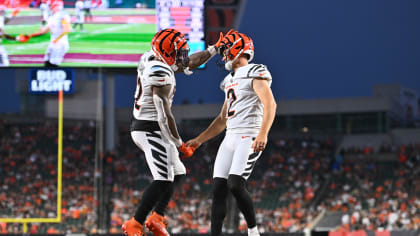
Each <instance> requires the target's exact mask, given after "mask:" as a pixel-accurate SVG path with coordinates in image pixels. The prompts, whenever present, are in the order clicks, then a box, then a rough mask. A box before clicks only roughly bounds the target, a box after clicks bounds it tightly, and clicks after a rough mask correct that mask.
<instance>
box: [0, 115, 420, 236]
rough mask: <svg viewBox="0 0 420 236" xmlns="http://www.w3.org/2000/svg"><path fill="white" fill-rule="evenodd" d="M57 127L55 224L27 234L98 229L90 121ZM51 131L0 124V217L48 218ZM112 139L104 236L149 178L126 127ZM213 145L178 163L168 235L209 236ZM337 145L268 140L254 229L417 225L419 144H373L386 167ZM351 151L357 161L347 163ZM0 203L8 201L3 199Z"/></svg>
mask: <svg viewBox="0 0 420 236" xmlns="http://www.w3.org/2000/svg"><path fill="white" fill-rule="evenodd" d="M66 123H67V125H66V126H65V128H64V129H65V131H64V134H65V135H64V141H63V143H64V153H63V157H64V172H63V208H62V214H63V222H62V224H35V223H34V224H31V225H30V232H31V233H80V232H84V233H96V232H97V230H98V229H97V217H96V208H95V207H96V206H95V198H94V196H95V194H94V182H93V179H94V178H93V176H94V175H95V174H94V173H95V172H94V155H95V146H94V145H95V124H94V123H92V122H90V123H89V122H84V123H81V122H80V123H79V122H73V123H71V124H69V122H66ZM56 135H57V130H56V124H55V123H54V122H45V123H34V124H14V123H8V122H4V121H1V124H0V140H1V142H0V147H1V149H0V152H1V156H2V157H4V158H1V161H0V199H2V201H0V216H1V217H10V216H14V217H23V216H25V217H55V214H56V173H55V168H56ZM184 137H185V139H187V138H188V137H186V136H184ZM118 140H119V142H118V146H117V149H116V150H115V152H109V153H104V154H103V155H102V160H103V164H104V171H103V173H104V181H105V183H104V186H105V188H104V192H103V194H104V199H105V202H106V207H105V208H106V211H107V214H108V215H109V217H108V220H107V224H108V228H109V229H108V232H109V233H117V234H119V233H120V226H121V224H122V222H123V221H124V220H126V219H128V218H130V217H131V216H132V214H133V213H134V211H135V207H136V205H137V203H138V201H139V199H140V197H141V195H142V188H143V186H145V185H146V184H147V183H149V181H151V175H150V174H149V170H148V169H147V168H146V165H145V160H144V158H143V154H142V152H141V151H140V150H139V149H138V148H137V147H136V146H135V145H134V144H133V143H132V142H131V139H130V135H129V132H128V127H127V126H124V128H120V129H119V139H118ZM220 142H221V137H218V138H216V139H214V140H212V141H210V142H208V143H206V144H204V145H203V146H202V147H201V148H200V149H198V150H197V152H196V154H195V155H194V157H193V158H191V159H188V160H185V165H186V167H187V173H188V175H187V176H186V178H185V180H184V181H183V183H181V185H180V186H178V189H177V192H176V194H175V196H174V198H173V201H171V202H170V204H169V206H168V208H169V210H168V212H167V216H166V217H167V218H168V220H169V230H170V232H171V233H208V232H209V227H210V206H211V190H212V180H211V176H212V163H213V159H214V157H215V155H216V152H217V148H218V145H219V143H220ZM337 146H339V145H337V144H336V143H335V141H334V139H332V138H325V139H318V140H315V139H313V138H310V136H306V137H300V138H298V137H296V138H290V137H289V138H280V137H278V136H276V138H275V139H273V140H270V143H269V145H268V146H267V150H266V151H265V153H264V154H263V156H262V157H261V158H260V160H259V162H257V165H256V167H255V172H254V173H253V175H252V176H251V178H250V180H249V183H248V187H249V190H250V191H251V193H252V196H253V198H254V201H255V203H256V211H257V222H258V225H259V227H260V229H261V232H264V233H269V232H302V231H304V230H305V228H307V227H309V225H310V224H311V223H312V222H313V221H314V219H315V218H316V217H317V216H319V215H320V214H321V213H323V212H327V214H325V216H324V217H323V219H322V220H321V221H320V222H319V223H318V225H317V227H318V228H322V227H323V226H324V227H328V228H329V229H338V230H341V231H350V230H357V229H369V230H380V229H386V230H398V229H419V226H420V210H419V209H420V198H419V197H418V196H420V182H419V181H420V178H419V177H420V176H419V175H420V145H419V144H411V145H399V146H396V145H393V144H392V145H382V146H379V148H378V149H377V150H376V151H375V152H376V153H378V154H381V153H383V154H389V153H391V154H393V155H394V156H395V160H393V161H389V160H387V161H383V160H382V161H381V160H380V159H363V157H364V156H365V155H369V154H370V153H369V152H370V149H369V148H368V149H365V147H355V146H349V148H348V149H343V150H341V152H339V153H340V154H339V155H336V154H335V153H337V152H336V147H337ZM366 150H368V151H366ZM366 152H367V153H366ZM372 152H373V151H372ZM354 153H357V155H359V159H356V160H354V159H347V158H346V156H348V155H349V154H354ZM16 167H19V168H16ZM34 180H35V181H34ZM28 183H30V184H28ZM22 193H24V194H22ZM6 198H7V199H11V200H12V201H4V200H5V199H6ZM237 226H238V231H239V232H245V230H246V227H245V222H244V220H243V217H242V216H241V217H240V219H239V222H238V225H237ZM20 227H21V226H19V225H17V224H2V225H1V229H2V232H7V233H18V232H21V229H20Z"/></svg>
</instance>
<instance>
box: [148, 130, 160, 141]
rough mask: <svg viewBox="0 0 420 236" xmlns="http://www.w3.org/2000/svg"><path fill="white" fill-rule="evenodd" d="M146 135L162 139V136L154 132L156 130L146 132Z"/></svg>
mask: <svg viewBox="0 0 420 236" xmlns="http://www.w3.org/2000/svg"><path fill="white" fill-rule="evenodd" d="M146 137H151V138H158V139H162V136H160V134H158V133H156V131H153V132H148V133H146Z"/></svg>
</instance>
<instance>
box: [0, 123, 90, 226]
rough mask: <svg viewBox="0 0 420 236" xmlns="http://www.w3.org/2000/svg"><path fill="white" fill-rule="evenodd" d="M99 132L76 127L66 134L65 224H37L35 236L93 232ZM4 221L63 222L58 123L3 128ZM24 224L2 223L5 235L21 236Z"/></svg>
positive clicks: (0, 191)
mask: <svg viewBox="0 0 420 236" xmlns="http://www.w3.org/2000/svg"><path fill="white" fill-rule="evenodd" d="M94 134H95V128H94V125H93V124H90V125H81V124H77V125H73V126H69V127H65V128H64V132H63V182H62V208H61V213H62V222H63V224H40V223H32V224H30V226H29V232H30V233H58V232H64V233H76V232H78V233H80V232H91V230H93V229H94V228H95V227H96V222H95V211H94V199H93V178H92V175H93V173H94V172H93V171H94V158H92V157H94V144H95V136H94ZM0 156H1V158H0V217H1V218H23V217H24V218H55V217H57V127H56V123H50V122H46V123H44V124H42V125H40V124H25V125H22V124H8V123H4V122H1V124H0ZM21 230H22V229H21V225H19V224H6V223H1V225H0V232H3V233H6V232H8V233H19V232H22V231H21Z"/></svg>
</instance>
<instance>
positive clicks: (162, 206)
mask: <svg viewBox="0 0 420 236" xmlns="http://www.w3.org/2000/svg"><path fill="white" fill-rule="evenodd" d="M184 176H185V175H175V178H174V183H173V184H172V185H171V186H170V187H168V189H167V190H166V192H165V193H164V194H162V197H161V198H160V199H159V201H158V202H157V204H156V206H155V212H156V213H158V214H159V215H161V216H164V215H165V210H166V206H168V203H169V201H170V200H171V197H172V194H173V193H174V190H175V188H176V187H177V186H178V184H179V183H180V182H181V179H182V177H184Z"/></svg>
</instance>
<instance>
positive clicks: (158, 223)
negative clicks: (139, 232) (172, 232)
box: [145, 212, 169, 236]
mask: <svg viewBox="0 0 420 236" xmlns="http://www.w3.org/2000/svg"><path fill="white" fill-rule="evenodd" d="M145 225H146V227H147V228H148V229H149V230H150V231H152V233H153V234H154V235H155V236H169V233H168V231H167V230H166V226H167V223H166V222H165V221H164V218H163V216H161V215H159V214H158V213H156V212H153V213H152V214H151V215H150V216H149V217H148V218H147V220H146V223H145Z"/></svg>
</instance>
